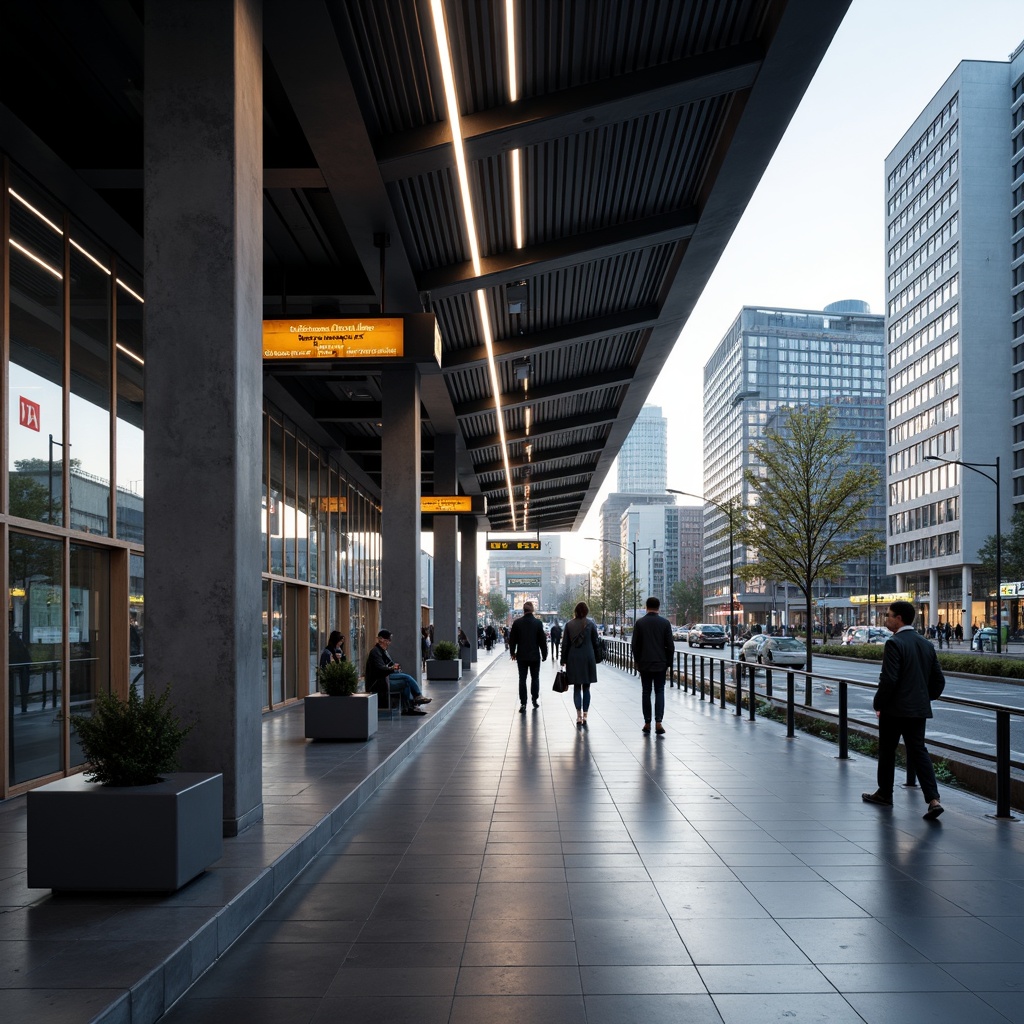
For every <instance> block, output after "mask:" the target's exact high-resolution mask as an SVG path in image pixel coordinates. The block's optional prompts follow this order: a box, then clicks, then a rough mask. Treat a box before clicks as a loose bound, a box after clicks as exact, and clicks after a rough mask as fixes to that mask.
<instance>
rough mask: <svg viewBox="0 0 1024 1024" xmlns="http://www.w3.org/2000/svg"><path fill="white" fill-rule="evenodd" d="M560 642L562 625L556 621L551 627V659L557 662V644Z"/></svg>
mask: <svg viewBox="0 0 1024 1024" xmlns="http://www.w3.org/2000/svg"><path fill="white" fill-rule="evenodd" d="M561 642H562V627H561V626H560V625H559V624H558V623H557V622H556V623H555V624H554V625H553V626H552V627H551V660H552V661H553V662H554V663H555V665H557V664H558V645H559V644H560V643H561Z"/></svg>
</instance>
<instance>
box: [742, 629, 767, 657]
mask: <svg viewBox="0 0 1024 1024" xmlns="http://www.w3.org/2000/svg"><path fill="white" fill-rule="evenodd" d="M767 640H768V637H767V636H766V635H765V634H764V633H755V634H754V635H753V636H752V637H751V638H750V639H749V640H748V641H747V642H746V643H745V644H744V645H743V646H742V647H741V648H740V653H739V654H738V655H737V656H736V657H737V659H738V660H739V661H745V662H749V663H754V662H756V661H757V660H758V655H759V654H760V653H761V648H762V647H763V646H764V644H765V643H766V642H767Z"/></svg>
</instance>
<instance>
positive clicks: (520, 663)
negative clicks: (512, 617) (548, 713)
mask: <svg viewBox="0 0 1024 1024" xmlns="http://www.w3.org/2000/svg"><path fill="white" fill-rule="evenodd" d="M508 651H509V654H510V655H511V656H512V660H513V661H514V662H515V663H516V666H517V667H518V669H519V713H520V714H524V713H525V711H526V671H527V669H529V671H530V695H531V696H532V697H533V706H534V707H535V708H537V707H540V704H539V703H538V701H539V700H540V663H541V662H542V661H547V660H548V641H547V638H546V637H545V636H544V626H543V624H542V623H541V621H540V619H538V618H535V617H534V614H533V604H532V603H531V602H530V601H527V602H526V603H525V604H524V605H523V614H522V617H521V618H518V619H516V621H515V622H513V623H512V629H511V630H510V631H509V634H508Z"/></svg>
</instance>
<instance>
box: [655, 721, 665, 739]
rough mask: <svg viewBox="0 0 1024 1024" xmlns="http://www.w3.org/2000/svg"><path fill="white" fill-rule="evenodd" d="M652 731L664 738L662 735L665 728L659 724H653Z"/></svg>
mask: <svg viewBox="0 0 1024 1024" xmlns="http://www.w3.org/2000/svg"><path fill="white" fill-rule="evenodd" d="M654 731H655V732H656V733H657V734H658V735H659V736H664V735H665V726H663V725H662V724H661V722H658V723H656V724H655V726H654Z"/></svg>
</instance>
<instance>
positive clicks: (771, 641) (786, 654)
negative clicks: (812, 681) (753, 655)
mask: <svg viewBox="0 0 1024 1024" xmlns="http://www.w3.org/2000/svg"><path fill="white" fill-rule="evenodd" d="M757 661H758V664H760V665H764V666H765V667H766V668H803V667H804V665H805V663H806V662H807V648H806V646H805V645H804V642H803V640H797V639H796V637H792V636H770V637H768V639H767V640H766V641H765V642H764V643H763V644H762V645H761V650H760V651H759V652H758V655H757Z"/></svg>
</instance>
